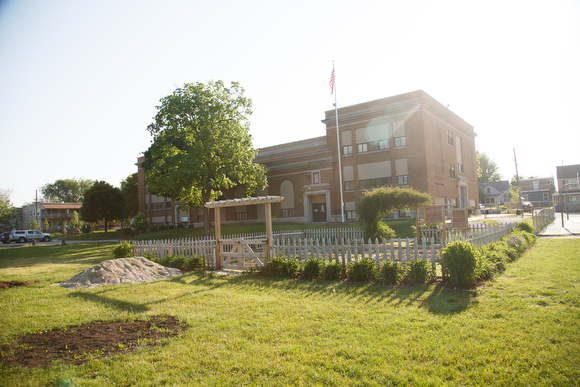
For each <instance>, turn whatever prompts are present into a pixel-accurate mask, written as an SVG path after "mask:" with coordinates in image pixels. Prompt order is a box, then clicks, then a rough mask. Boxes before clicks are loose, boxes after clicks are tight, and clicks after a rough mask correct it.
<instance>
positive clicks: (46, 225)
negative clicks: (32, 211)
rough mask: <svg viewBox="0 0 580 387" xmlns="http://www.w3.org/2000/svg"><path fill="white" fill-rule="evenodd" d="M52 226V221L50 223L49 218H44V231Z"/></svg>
mask: <svg viewBox="0 0 580 387" xmlns="http://www.w3.org/2000/svg"><path fill="white" fill-rule="evenodd" d="M49 228H50V223H48V219H44V232H48V229H49Z"/></svg>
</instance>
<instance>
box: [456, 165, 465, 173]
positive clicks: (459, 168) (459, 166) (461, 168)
mask: <svg viewBox="0 0 580 387" xmlns="http://www.w3.org/2000/svg"><path fill="white" fill-rule="evenodd" d="M457 172H461V173H463V172H465V171H464V170H463V164H461V163H458V164H457Z"/></svg>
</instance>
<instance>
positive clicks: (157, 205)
mask: <svg viewBox="0 0 580 387" xmlns="http://www.w3.org/2000/svg"><path fill="white" fill-rule="evenodd" d="M151 209H152V210H162V209H163V202H160V203H152V204H151Z"/></svg>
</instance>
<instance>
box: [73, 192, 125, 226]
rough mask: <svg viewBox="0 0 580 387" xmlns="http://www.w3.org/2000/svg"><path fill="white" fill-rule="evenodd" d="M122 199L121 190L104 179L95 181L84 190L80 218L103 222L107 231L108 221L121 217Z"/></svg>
mask: <svg viewBox="0 0 580 387" xmlns="http://www.w3.org/2000/svg"><path fill="white" fill-rule="evenodd" d="M123 209H124V200H123V195H122V194H121V190H120V189H119V188H116V187H113V186H112V185H110V184H109V183H107V182H105V181H97V182H95V185H93V187H91V188H90V189H88V190H87V191H86V192H85V198H84V200H83V205H82V206H81V218H83V220H84V221H85V222H90V223H94V222H100V221H104V222H105V232H107V226H108V222H111V221H113V220H119V219H122V218H123Z"/></svg>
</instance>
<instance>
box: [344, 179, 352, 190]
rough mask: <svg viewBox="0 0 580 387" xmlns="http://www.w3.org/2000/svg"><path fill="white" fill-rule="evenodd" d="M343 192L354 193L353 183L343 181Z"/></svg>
mask: <svg viewBox="0 0 580 387" xmlns="http://www.w3.org/2000/svg"><path fill="white" fill-rule="evenodd" d="M344 190H345V191H354V181H345V182H344Z"/></svg>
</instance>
